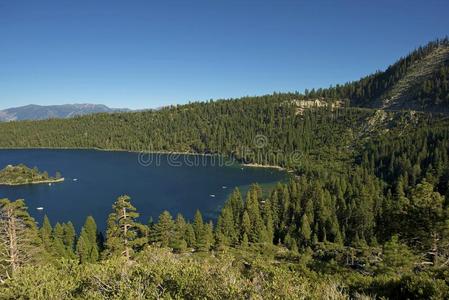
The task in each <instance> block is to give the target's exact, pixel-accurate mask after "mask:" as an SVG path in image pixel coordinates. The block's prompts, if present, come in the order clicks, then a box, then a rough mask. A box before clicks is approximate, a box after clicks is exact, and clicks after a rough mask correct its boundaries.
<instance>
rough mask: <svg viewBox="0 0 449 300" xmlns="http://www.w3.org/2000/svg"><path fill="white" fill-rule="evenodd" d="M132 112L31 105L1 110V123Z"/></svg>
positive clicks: (85, 105) (84, 105)
mask: <svg viewBox="0 0 449 300" xmlns="http://www.w3.org/2000/svg"><path fill="white" fill-rule="evenodd" d="M127 111H131V110H130V109H127V108H110V107H108V106H106V105H104V104H91V103H74V104H62V105H36V104H29V105H25V106H20V107H12V108H7V109H4V110H0V121H3V122H5V121H6V122H8V121H23V120H46V119H54V118H59V119H67V118H71V117H75V116H83V115H88V114H94V113H114V112H127Z"/></svg>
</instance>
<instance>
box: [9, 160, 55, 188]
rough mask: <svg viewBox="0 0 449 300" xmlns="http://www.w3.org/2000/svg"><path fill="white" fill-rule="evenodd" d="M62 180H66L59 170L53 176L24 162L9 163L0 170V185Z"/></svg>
mask: <svg viewBox="0 0 449 300" xmlns="http://www.w3.org/2000/svg"><path fill="white" fill-rule="evenodd" d="M62 181H64V178H63V177H62V176H61V173H59V172H56V174H55V176H54V177H51V176H49V175H48V173H47V172H41V171H39V169H38V168H37V167H34V168H32V169H31V168H29V167H27V166H25V165H23V164H20V165H17V166H13V165H8V166H6V167H5V168H4V169H2V170H1V171H0V185H26V184H43V183H57V182H62Z"/></svg>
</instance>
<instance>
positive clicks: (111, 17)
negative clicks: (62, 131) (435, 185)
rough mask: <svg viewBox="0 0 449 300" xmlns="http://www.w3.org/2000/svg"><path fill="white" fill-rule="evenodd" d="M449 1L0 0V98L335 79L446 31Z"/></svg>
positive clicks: (179, 92)
mask: <svg viewBox="0 0 449 300" xmlns="http://www.w3.org/2000/svg"><path fill="white" fill-rule="evenodd" d="M448 12H449V1H447V0H441V1H437V0H426V1H424V0H421V1H414V0H403V1H395V0H389V1H379V0H376V1H368V0H367V1H363V0H354V1H337V0H329V1H299V0H297V1H284V0H273V1H263V0H258V1H249V0H236V1H234V0H205V1H196V0H181V1H171V0H159V1H150V0H143V1H133V0H127V1H125V0H121V1H113V0H107V1H95V0H86V1H83V0H76V1H64V0H56V1H45V0H31V1H21V0H0V109H2V108H7V107H13V106H20V105H26V104H30V103H34V104H42V105H48V104H65V103H102V104H106V105H109V106H112V107H129V108H152V107H159V106H163V105H168V104H175V103H185V102H188V101H194V100H207V99H211V98H214V99H216V98H228V97H239V96H245V95H261V94H266V93H272V92H274V91H296V90H297V91H303V90H304V89H305V88H313V87H327V86H329V85H330V84H336V83H344V82H346V81H349V80H355V79H358V78H359V77H361V76H363V75H367V74H369V73H372V72H373V71H375V70H379V69H384V68H385V67H387V66H388V65H389V64H391V63H392V62H394V61H395V60H396V59H398V58H399V57H400V56H403V55H406V54H407V53H408V52H410V51H411V50H412V49H414V48H415V47H417V46H419V45H423V44H425V43H427V42H428V41H430V40H433V39H436V38H439V37H444V36H446V35H447V34H449V17H448Z"/></svg>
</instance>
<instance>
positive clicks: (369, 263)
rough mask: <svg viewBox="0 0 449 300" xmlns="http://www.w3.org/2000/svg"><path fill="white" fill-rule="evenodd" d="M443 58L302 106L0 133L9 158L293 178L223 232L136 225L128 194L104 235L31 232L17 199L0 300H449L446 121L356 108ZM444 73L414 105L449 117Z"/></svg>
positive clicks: (224, 224) (207, 106)
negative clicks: (122, 161)
mask: <svg viewBox="0 0 449 300" xmlns="http://www.w3.org/2000/svg"><path fill="white" fill-rule="evenodd" d="M447 44H448V41H447V39H445V40H442V41H437V42H435V43H431V44H429V45H428V46H426V47H424V48H420V49H418V50H416V51H415V52H413V53H412V54H411V55H409V56H408V57H406V58H404V59H401V60H400V61H399V62H398V63H397V64H395V65H393V66H392V67H390V68H389V69H388V70H387V71H385V72H383V73H378V74H375V75H372V76H369V77H367V78H364V79H362V80H360V81H359V82H355V83H350V84H347V85H345V86H337V87H335V88H331V89H326V90H318V91H311V92H307V93H306V95H301V94H299V93H291V94H273V95H267V96H263V97H247V98H243V99H236V100H227V101H210V102H207V103H192V104H188V105H182V106H175V107H167V108H164V109H161V110H158V111H144V112H135V113H118V114H98V115H92V116H85V117H77V118H74V119H69V120H47V121H40V122H29V121H26V122H12V123H4V124H0V136H1V137H2V138H1V139H0V147H4V148H13V147H50V148H99V149H122V150H132V151H176V152H193V153H218V154H222V155H225V156H229V157H234V158H237V159H238V160H240V161H243V162H251V163H259V164H270V165H278V166H282V167H285V168H287V169H289V170H290V171H291V172H292V173H293V175H295V176H294V180H293V179H292V181H291V182H289V183H287V184H278V185H277V186H276V187H275V188H274V189H273V190H271V191H266V192H267V193H263V192H262V191H261V188H260V187H259V186H258V185H253V186H252V187H251V188H250V190H249V191H248V193H247V194H246V195H241V194H240V192H239V191H238V190H236V191H234V192H233V193H232V194H231V195H230V197H229V199H228V201H227V202H226V203H225V204H224V205H223V207H222V210H221V212H220V214H219V216H217V220H216V222H215V224H213V223H212V222H211V221H210V220H203V218H202V216H201V213H200V212H197V213H196V215H195V218H194V220H185V219H184V217H183V216H182V215H177V216H176V218H173V216H172V215H171V214H170V213H169V212H168V211H166V212H164V213H162V214H161V215H160V217H159V219H158V220H157V222H152V221H150V222H149V223H148V224H141V223H139V222H138V221H137V217H138V215H139V214H138V212H137V210H136V208H134V207H133V206H132V204H131V202H130V199H129V197H127V196H123V197H120V198H119V199H117V201H116V202H115V203H114V205H113V210H112V213H111V215H110V217H109V219H108V224H107V228H108V229H107V232H106V233H105V236H103V234H100V233H98V232H97V228H96V224H95V221H94V220H93V218H92V217H88V218H87V220H86V224H85V225H84V227H83V228H82V230H81V232H80V233H79V235H77V234H76V233H75V229H74V228H73V225H72V224H71V223H70V222H69V223H66V224H59V223H58V224H56V225H55V226H54V227H52V226H51V224H50V221H49V220H48V219H47V218H46V219H45V220H44V222H43V224H42V225H41V226H40V228H37V227H36V225H35V223H34V221H33V220H32V219H31V218H30V217H29V215H28V213H27V212H26V209H25V204H24V202H23V201H21V200H18V201H15V202H10V201H9V200H6V199H5V200H2V201H1V203H0V209H1V222H2V224H1V227H0V228H2V229H3V232H2V235H1V237H2V238H3V241H4V243H6V244H8V243H7V242H8V241H9V242H11V235H10V233H11V230H10V229H11V226H12V225H11V224H13V223H14V224H20V225H17V226H16V227H15V228H16V229H15V236H16V242H15V243H13V244H14V245H16V247H15V248H14V247H13V250H14V249H16V250H14V251H13V250H11V249H12V248H5V249H3V250H5V251H6V252H5V251H4V252H0V253H6V254H8V255H5V254H3V256H2V257H1V259H2V266H3V267H4V270H3V273H2V274H1V276H2V277H1V278H2V281H3V282H2V284H0V292H1V293H2V294H3V295H7V296H6V298H11V299H12V298H20V297H23V298H38V297H41V298H93V299H103V298H131V297H135V298H139V299H142V298H190V299H193V298H243V299H248V298H261V299H265V298H268V299H271V298H278V299H284V298H307V297H309V298H314V299H316V298H325V297H328V298H330V299H338V298H347V297H362V296H361V295H367V296H371V297H387V298H396V299H397V298H409V299H428V298H432V299H447V298H448V297H449V280H448V278H449V276H448V275H449V119H448V118H447V117H445V116H444V115H435V114H430V113H418V112H414V111H385V110H374V109H366V108H355V107H352V106H351V105H359V106H365V104H366V106H369V105H368V104H370V103H372V102H371V100H373V101H374V100H376V98H379V97H382V96H383V95H388V93H389V91H391V89H393V87H394V86H395V84H396V83H397V82H398V81H399V80H400V78H403V77H404V76H406V74H408V73H409V71H410V70H409V66H411V67H410V68H413V65H415V63H417V62H419V61H420V60H424V59H427V58H428V57H429V55H430V54H431V53H434V51H435V49H441V47H447ZM446 71H447V69H444V68H443V69H442V70H440V72H439V73H432V74H430V75H429V76H427V77H426V80H430V85H431V86H430V87H429V82H427V83H426V82H424V81H423V82H422V85H420V86H422V89H421V90H419V89H418V90H416V89H413V92H414V93H415V95H416V97H418V95H419V97H422V98H421V100H422V99H427V100H425V102H426V103H430V102H429V101H437V102H438V101H439V102H441V103H446V102H445V101H447V99H448V98H447V97H448V95H447V74H446V73H447V72H446ZM432 78H433V79H432ZM426 85H427V86H426ZM425 86H426V87H425ZM437 86H438V88H437ZM414 87H416V86H414ZM317 98H323V99H324V100H323V99H321V100H320V99H318V100H317ZM429 99H430V100H429ZM415 100H416V99H415ZM432 103H433V102H432ZM441 103H440V104H441ZM433 104H436V102H435V103H433ZM433 104H432V105H433ZM12 220H14V222H12ZM11 222H12V223H11ZM5 229H7V230H5ZM8 234H9V235H8ZM6 244H3V245H6ZM9 244H11V243H9ZM19 246H20V247H19ZM8 249H9V250H8ZM36 286H38V287H39V288H36ZM282 293H284V294H282Z"/></svg>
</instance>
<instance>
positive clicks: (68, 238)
mask: <svg viewBox="0 0 449 300" xmlns="http://www.w3.org/2000/svg"><path fill="white" fill-rule="evenodd" d="M75 238H76V232H75V227H74V226H73V224H72V222H70V221H69V222H68V223H66V224H65V226H64V239H63V240H64V245H65V247H66V249H67V252H68V255H69V257H70V258H74V257H75V252H74V250H75Z"/></svg>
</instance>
